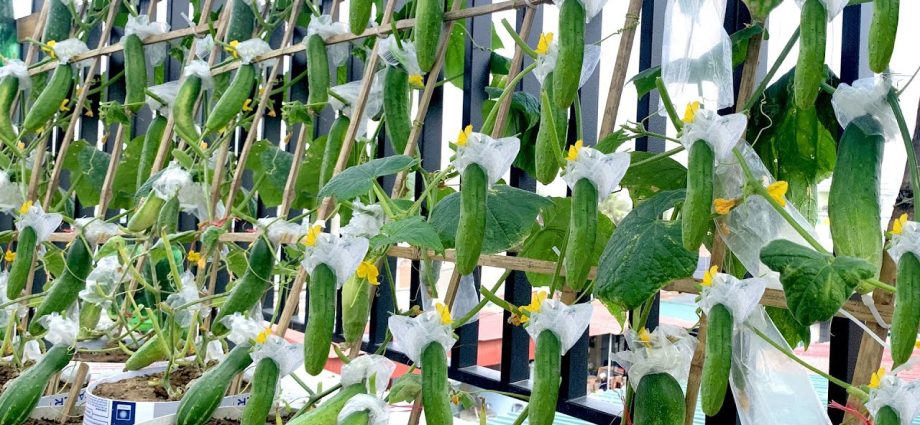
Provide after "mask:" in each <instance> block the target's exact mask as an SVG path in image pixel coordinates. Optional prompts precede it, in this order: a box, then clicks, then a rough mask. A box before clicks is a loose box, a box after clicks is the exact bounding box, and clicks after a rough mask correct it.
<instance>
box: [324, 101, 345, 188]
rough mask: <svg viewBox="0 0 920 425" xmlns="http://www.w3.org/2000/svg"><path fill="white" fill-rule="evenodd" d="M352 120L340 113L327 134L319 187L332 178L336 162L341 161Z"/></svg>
mask: <svg viewBox="0 0 920 425" xmlns="http://www.w3.org/2000/svg"><path fill="white" fill-rule="evenodd" d="M350 123H351V120H350V119H349V118H348V117H346V116H345V115H339V117H338V118H336V119H335V121H333V122H332V127H330V128H329V135H327V136H326V146H325V147H324V148H323V161H322V162H321V163H320V166H319V187H320V188H322V187H323V186H325V185H326V183H328V182H329V180H331V179H332V174H334V173H335V164H336V163H337V162H338V161H339V154H340V153H342V145H343V144H345V135H346V133H347V132H348V126H349V124H350Z"/></svg>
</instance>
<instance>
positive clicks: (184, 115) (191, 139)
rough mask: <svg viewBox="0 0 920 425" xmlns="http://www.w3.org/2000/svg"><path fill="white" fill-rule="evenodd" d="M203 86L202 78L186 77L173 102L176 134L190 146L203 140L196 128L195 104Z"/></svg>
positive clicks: (195, 76)
mask: <svg viewBox="0 0 920 425" xmlns="http://www.w3.org/2000/svg"><path fill="white" fill-rule="evenodd" d="M201 84H202V82H201V77H199V76H197V75H189V76H187V77H185V80H184V81H183V82H182V85H181V86H179V92H178V93H176V100H175V101H174V102H173V107H172V116H173V123H175V129H176V134H177V135H178V136H179V137H181V138H182V140H184V141H185V143H189V144H191V143H196V144H197V143H198V142H199V140H201V134H200V133H199V132H198V127H196V126H195V104H196V103H197V102H198V96H199V95H201Z"/></svg>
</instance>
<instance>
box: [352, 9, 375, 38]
mask: <svg viewBox="0 0 920 425" xmlns="http://www.w3.org/2000/svg"><path fill="white" fill-rule="evenodd" d="M373 4H374V1H373V0H352V1H351V3H349V5H348V26H349V28H350V29H351V33H352V34H354V35H361V33H363V32H364V30H365V29H366V28H367V24H368V23H369V22H370V21H371V6H372V5H373Z"/></svg>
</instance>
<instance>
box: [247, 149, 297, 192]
mask: <svg viewBox="0 0 920 425" xmlns="http://www.w3.org/2000/svg"><path fill="white" fill-rule="evenodd" d="M293 160H294V155H293V154H291V153H290V152H285V151H283V150H281V149H278V147H277V146H275V145H274V144H272V143H271V142H269V141H268V140H260V141H258V142H256V143H255V144H254V145H253V146H252V151H250V154H249V158H248V160H247V161H246V169H247V170H252V173H253V180H254V181H255V182H256V183H258V184H257V185H256V186H255V187H253V190H256V191H258V192H259V197H260V198H261V199H262V202H263V203H264V204H265V205H266V206H268V207H274V206H278V205H280V204H281V198H282V197H283V196H284V186H285V184H286V183H287V178H288V175H289V174H290V173H291V162H293Z"/></svg>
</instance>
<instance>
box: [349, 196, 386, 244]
mask: <svg viewBox="0 0 920 425" xmlns="http://www.w3.org/2000/svg"><path fill="white" fill-rule="evenodd" d="M351 211H352V215H351V220H349V221H348V224H347V225H346V226H345V227H343V228H342V230H341V231H340V233H342V234H343V235H348V236H353V237H361V238H367V239H370V238H373V237H374V236H377V235H379V234H380V228H382V227H383V223H384V222H385V221H386V214H385V213H384V211H383V207H382V206H380V204H370V205H364V203H362V202H361V201H360V200H355V201H354V202H352V203H351Z"/></svg>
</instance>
